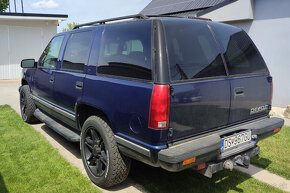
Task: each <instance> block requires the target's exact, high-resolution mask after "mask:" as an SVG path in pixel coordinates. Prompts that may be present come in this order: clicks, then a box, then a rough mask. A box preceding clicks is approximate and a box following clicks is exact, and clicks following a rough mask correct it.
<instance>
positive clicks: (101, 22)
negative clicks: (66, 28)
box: [73, 14, 149, 29]
mask: <svg viewBox="0 0 290 193" xmlns="http://www.w3.org/2000/svg"><path fill="white" fill-rule="evenodd" d="M148 18H149V17H148V16H146V15H143V14H136V15H128V16H123V17H115V18H110V19H104V20H99V21H93V22H89V23H84V24H80V25H77V26H75V27H74V28H73V29H78V28H80V27H84V26H91V25H96V24H105V23H106V22H110V21H118V20H123V19H148Z"/></svg>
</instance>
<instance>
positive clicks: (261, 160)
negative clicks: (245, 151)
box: [251, 156, 272, 169]
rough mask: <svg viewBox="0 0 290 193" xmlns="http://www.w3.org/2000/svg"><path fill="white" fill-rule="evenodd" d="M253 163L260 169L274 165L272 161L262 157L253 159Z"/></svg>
mask: <svg viewBox="0 0 290 193" xmlns="http://www.w3.org/2000/svg"><path fill="white" fill-rule="evenodd" d="M251 163H253V164H255V165H257V166H258V167H260V168H264V169H266V168H267V167H268V166H269V165H270V164H271V163H272V161H271V160H269V159H267V158H263V157H261V156H255V157H252V158H251Z"/></svg>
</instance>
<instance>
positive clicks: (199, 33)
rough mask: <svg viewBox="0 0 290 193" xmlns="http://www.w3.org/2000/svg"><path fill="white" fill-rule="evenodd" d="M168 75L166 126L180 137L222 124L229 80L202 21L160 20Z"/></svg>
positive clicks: (224, 119)
mask: <svg viewBox="0 0 290 193" xmlns="http://www.w3.org/2000/svg"><path fill="white" fill-rule="evenodd" d="M163 24H164V29H165V33H166V41H167V47H168V52H169V53H170V54H169V63H170V76H171V98H170V127H171V128H173V135H172V139H171V140H173V141H175V140H180V139H183V138H188V137H191V136H194V135H198V134H202V133H205V132H209V131H212V130H215V129H217V128H220V127H223V126H226V125H227V124H228V118H229V107H230V84H229V80H228V78H227V74H226V69H225V65H224V63H223V60H222V56H221V53H220V50H219V48H218V45H217V43H216V41H215V39H214V37H213V35H212V33H211V31H210V29H209V27H208V25H207V24H206V22H204V21H199V20H184V21H179V20H176V21H175V20H164V21H163Z"/></svg>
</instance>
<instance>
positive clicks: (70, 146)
mask: <svg viewBox="0 0 290 193" xmlns="http://www.w3.org/2000/svg"><path fill="white" fill-rule="evenodd" d="M41 129H42V130H43V131H44V132H45V133H46V134H48V135H49V136H50V137H51V138H53V139H54V140H55V141H56V142H57V143H59V144H60V145H61V146H62V147H64V148H65V149H66V150H68V151H69V152H70V153H72V154H73V155H74V156H75V157H76V158H77V159H81V152H80V144H79V143H73V142H70V141H67V140H66V139H65V138H63V137H62V136H61V135H59V134H58V133H56V132H55V131H54V130H52V129H51V128H49V127H48V126H47V125H42V126H41Z"/></svg>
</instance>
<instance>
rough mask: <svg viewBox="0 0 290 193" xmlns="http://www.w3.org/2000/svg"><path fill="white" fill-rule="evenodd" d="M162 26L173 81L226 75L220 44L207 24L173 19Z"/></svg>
mask: <svg viewBox="0 0 290 193" xmlns="http://www.w3.org/2000/svg"><path fill="white" fill-rule="evenodd" d="M163 24H164V27H165V32H166V41H167V46H168V51H169V62H170V72H171V80H186V79H194V78H204V77H215V76H224V75H226V72H225V68H224V64H223V61H222V58H221V55H220V53H219V50H218V47H217V44H216V42H215V41H214V38H213V36H212V34H211V32H210V30H209V28H208V27H207V25H206V23H205V22H202V21H196V20H184V19H174V20H172V19H170V20H164V21H163Z"/></svg>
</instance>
